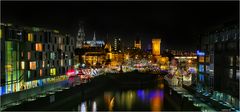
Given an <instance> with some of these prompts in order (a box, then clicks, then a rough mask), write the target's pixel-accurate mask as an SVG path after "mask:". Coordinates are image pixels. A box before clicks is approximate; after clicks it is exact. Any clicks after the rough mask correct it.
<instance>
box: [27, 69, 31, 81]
mask: <svg viewBox="0 0 240 112" xmlns="http://www.w3.org/2000/svg"><path fill="white" fill-rule="evenodd" d="M27 76H28V79H29V78H30V76H31V72H30V71H29V70H28V75H27Z"/></svg>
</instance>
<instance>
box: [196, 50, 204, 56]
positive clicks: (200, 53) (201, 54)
mask: <svg viewBox="0 0 240 112" xmlns="http://www.w3.org/2000/svg"><path fill="white" fill-rule="evenodd" d="M197 55H198V56H205V53H204V52H200V51H199V50H197Z"/></svg>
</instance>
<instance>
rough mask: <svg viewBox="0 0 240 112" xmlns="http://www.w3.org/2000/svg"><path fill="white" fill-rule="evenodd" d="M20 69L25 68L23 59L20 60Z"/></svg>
mask: <svg viewBox="0 0 240 112" xmlns="http://www.w3.org/2000/svg"><path fill="white" fill-rule="evenodd" d="M21 69H25V62H24V61H22V62H21Z"/></svg>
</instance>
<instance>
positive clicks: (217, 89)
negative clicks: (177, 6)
mask: <svg viewBox="0 0 240 112" xmlns="http://www.w3.org/2000/svg"><path fill="white" fill-rule="evenodd" d="M239 38H240V37H239V24H237V23H236V22H231V23H227V24H223V25H222V26H221V27H219V28H217V30H216V31H213V32H209V33H207V34H206V35H204V36H203V37H202V38H201V48H200V50H199V51H197V54H198V75H197V76H198V77H197V78H198V86H197V88H198V91H199V92H202V91H203V92H204V93H206V94H209V93H211V94H212V98H213V99H215V100H217V101H219V102H224V103H223V104H224V105H225V104H226V105H231V106H232V107H234V108H238V109H239V77H240V72H239Z"/></svg>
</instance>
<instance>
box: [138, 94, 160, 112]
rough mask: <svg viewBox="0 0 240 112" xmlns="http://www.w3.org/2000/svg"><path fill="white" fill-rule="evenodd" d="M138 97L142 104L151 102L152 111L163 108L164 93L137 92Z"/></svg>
mask: <svg viewBox="0 0 240 112" xmlns="http://www.w3.org/2000/svg"><path fill="white" fill-rule="evenodd" d="M137 96H138V97H139V98H140V100H141V101H142V102H146V101H150V106H151V110H152V111H159V110H161V109H162V106H163V97H164V96H163V91H162V90H160V91H159V90H157V91H145V90H137Z"/></svg>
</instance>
